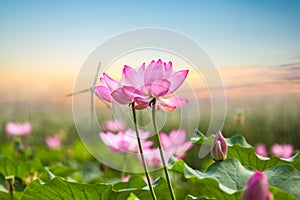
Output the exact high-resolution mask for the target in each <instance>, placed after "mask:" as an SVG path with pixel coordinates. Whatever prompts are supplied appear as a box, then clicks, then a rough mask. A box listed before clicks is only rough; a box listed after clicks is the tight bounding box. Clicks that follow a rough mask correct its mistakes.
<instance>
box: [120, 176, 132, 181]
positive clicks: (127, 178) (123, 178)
mask: <svg viewBox="0 0 300 200" xmlns="http://www.w3.org/2000/svg"><path fill="white" fill-rule="evenodd" d="M129 179H130V175H128V176H123V177H122V179H121V181H122V182H128V181H129Z"/></svg>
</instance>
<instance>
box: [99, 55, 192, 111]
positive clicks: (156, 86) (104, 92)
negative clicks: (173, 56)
mask: <svg viewBox="0 0 300 200" xmlns="http://www.w3.org/2000/svg"><path fill="white" fill-rule="evenodd" d="M187 74H188V70H181V71H178V72H175V73H173V69H172V62H169V63H168V64H166V63H163V62H162V61H161V60H160V59H159V60H158V61H157V62H155V61H154V60H153V61H152V62H151V63H150V64H149V65H148V66H147V67H145V64H143V65H142V66H141V67H140V68H139V69H138V70H135V69H133V68H131V67H129V66H126V65H125V66H124V68H123V73H122V80H121V81H120V82H118V81H116V80H114V79H112V78H111V77H109V76H108V75H107V74H106V73H104V74H103V78H100V82H101V83H102V85H101V86H96V87H95V88H94V89H95V92H96V93H97V94H98V95H99V96H101V97H102V98H103V99H104V100H106V101H108V102H112V101H113V100H115V101H117V102H118V103H120V104H131V103H133V102H135V103H137V105H136V106H135V108H136V109H143V108H146V107H148V106H149V105H150V103H151V102H152V100H153V99H154V98H155V99H156V100H157V109H158V110H159V109H162V110H165V111H172V110H174V109H176V108H179V107H182V106H184V105H185V104H187V103H188V100H187V99H186V98H183V97H178V96H173V97H169V96H170V95H172V93H174V92H175V91H176V90H177V89H178V88H179V87H180V86H181V85H182V83H183V81H184V80H185V79H186V76H187ZM165 97H168V98H165Z"/></svg>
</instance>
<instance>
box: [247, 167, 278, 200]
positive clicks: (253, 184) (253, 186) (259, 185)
mask: <svg viewBox="0 0 300 200" xmlns="http://www.w3.org/2000/svg"><path fill="white" fill-rule="evenodd" d="M253 199H255V200H273V195H272V193H271V192H270V191H269V185H268V180H267V178H266V177H265V175H264V173H263V172H258V171H257V172H255V173H254V174H253V175H252V176H251V177H250V179H249V180H248V182H247V185H246V187H245V189H244V191H243V193H242V200H253Z"/></svg>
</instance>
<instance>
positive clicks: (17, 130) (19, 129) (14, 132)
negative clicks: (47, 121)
mask: <svg viewBox="0 0 300 200" xmlns="http://www.w3.org/2000/svg"><path fill="white" fill-rule="evenodd" d="M5 131H6V133H7V134H8V135H11V136H26V135H29V134H30V133H31V131H32V126H31V124H30V123H29V122H26V123H23V124H22V123H14V122H9V123H7V124H6V126H5Z"/></svg>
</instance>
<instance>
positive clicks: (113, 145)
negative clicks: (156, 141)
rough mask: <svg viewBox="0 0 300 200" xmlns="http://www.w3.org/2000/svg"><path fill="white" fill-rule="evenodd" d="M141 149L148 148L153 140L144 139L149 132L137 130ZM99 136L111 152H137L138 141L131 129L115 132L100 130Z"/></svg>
mask: <svg viewBox="0 0 300 200" xmlns="http://www.w3.org/2000/svg"><path fill="white" fill-rule="evenodd" d="M139 133H140V137H141V142H142V146H143V149H147V148H149V147H150V146H151V145H152V144H153V142H152V141H146V138H148V137H149V135H150V132H146V131H143V130H139ZM99 136H100V138H101V139H102V141H103V142H104V144H106V145H107V146H108V148H109V149H110V150H111V151H113V152H137V151H138V142H137V140H136V134H135V132H134V131H133V130H131V129H128V130H127V131H126V132H123V131H119V132H118V133H117V134H114V133H111V132H106V133H103V132H100V133H99Z"/></svg>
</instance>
